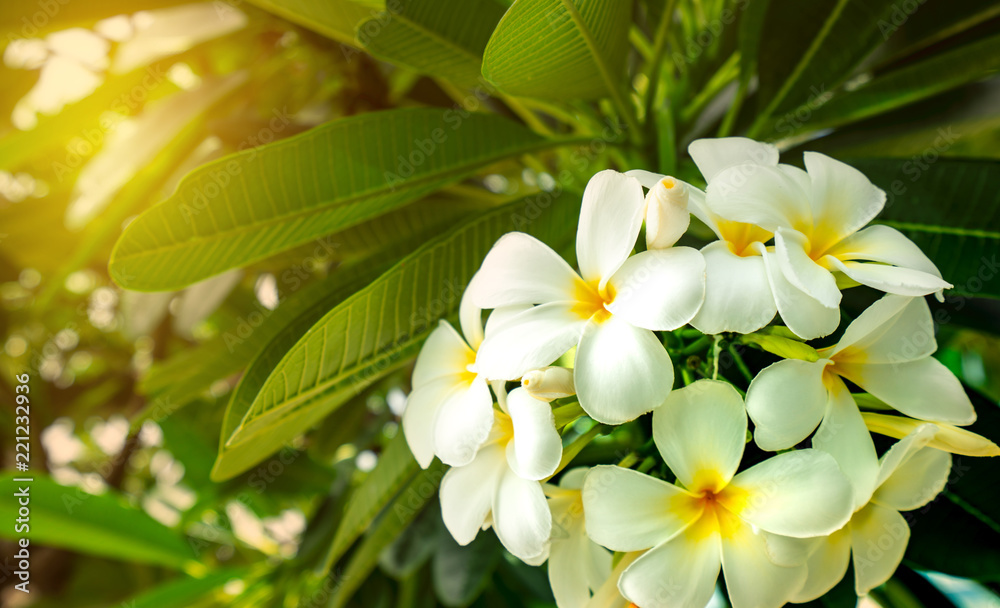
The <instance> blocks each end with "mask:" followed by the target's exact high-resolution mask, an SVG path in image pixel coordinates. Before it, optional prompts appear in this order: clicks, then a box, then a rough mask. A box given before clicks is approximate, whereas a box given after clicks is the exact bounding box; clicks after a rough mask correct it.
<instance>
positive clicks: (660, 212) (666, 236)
mask: <svg viewBox="0 0 1000 608" xmlns="http://www.w3.org/2000/svg"><path fill="white" fill-rule="evenodd" d="M645 219H646V249H649V250H652V249H666V248H668V247H671V246H673V244H674V243H676V242H677V239H679V238H681V236H683V235H684V233H685V232H686V231H687V229H688V225H689V224H690V223H691V214H690V213H689V212H688V193H687V187H686V186H684V184H683V182H681V181H680V180H676V179H674V178H672V177H665V178H663V179H661V180H660V181H658V182H656V185H654V186H653V187H652V188H650V190H649V192H648V193H646V214H645Z"/></svg>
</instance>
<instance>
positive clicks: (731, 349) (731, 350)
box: [726, 342, 753, 382]
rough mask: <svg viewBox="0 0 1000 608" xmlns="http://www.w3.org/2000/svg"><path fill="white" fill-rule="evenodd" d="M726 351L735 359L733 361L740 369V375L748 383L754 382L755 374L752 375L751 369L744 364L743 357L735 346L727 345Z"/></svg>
mask: <svg viewBox="0 0 1000 608" xmlns="http://www.w3.org/2000/svg"><path fill="white" fill-rule="evenodd" d="M726 351H727V352H728V353H729V355H730V356H731V357H732V358H733V361H735V362H736V367H737V368H739V370H740V373H741V374H743V377H744V378H746V381H747V382H751V381H753V374H751V373H750V368H748V367H747V364H746V363H744V362H743V357H741V356H740V354H739V353H738V352H736V347H735V346H733V344H732V342H729V343H727V344H726Z"/></svg>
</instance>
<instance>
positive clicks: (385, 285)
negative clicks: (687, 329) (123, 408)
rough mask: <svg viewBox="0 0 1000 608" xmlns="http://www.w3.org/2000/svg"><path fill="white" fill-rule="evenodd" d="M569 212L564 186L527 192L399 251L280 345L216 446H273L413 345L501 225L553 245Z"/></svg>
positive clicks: (457, 291)
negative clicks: (386, 266) (553, 192)
mask: <svg viewBox="0 0 1000 608" xmlns="http://www.w3.org/2000/svg"><path fill="white" fill-rule="evenodd" d="M540 201H541V202H540ZM542 203H544V205H543V206H541V207H540V205H541V204H542ZM546 207H547V208H546ZM578 212H579V208H578V202H577V201H576V200H570V197H569V196H565V195H564V196H559V197H554V199H553V197H549V195H547V194H546V195H543V198H542V199H539V198H538V197H537V196H536V197H529V198H528V199H522V200H519V201H516V202H514V203H510V204H508V205H505V206H503V207H500V208H498V209H496V210H494V211H492V212H490V213H489V214H486V215H484V216H482V217H481V218H478V219H475V220H472V221H470V222H467V223H465V224H463V225H462V226H461V227H459V228H457V229H455V230H453V231H451V232H450V233H448V234H446V235H443V236H441V237H440V238H438V239H436V240H434V241H432V242H430V243H427V244H426V245H425V246H423V247H421V248H420V249H419V250H417V251H416V252H414V253H413V254H411V255H409V256H407V257H406V258H404V259H403V260H402V261H401V262H399V263H398V264H396V265H395V266H394V267H393V268H392V269H390V270H389V271H388V272H386V273H385V274H383V275H382V276H381V277H379V278H378V279H377V280H375V281H374V282H373V283H372V284H371V285H369V286H368V287H366V288H364V289H362V290H360V291H358V292H357V293H355V294H354V295H353V296H351V297H350V298H348V299H347V300H345V301H344V302H343V303H341V304H339V305H338V306H336V307H335V308H333V309H332V310H331V311H330V312H329V313H327V314H326V315H325V316H324V317H323V318H322V319H321V320H320V321H319V322H318V323H316V325H315V326H314V327H312V329H310V330H309V331H308V333H306V334H305V335H304V336H303V337H302V338H301V339H300V340H299V341H298V343H297V344H296V345H295V346H294V347H293V348H292V349H291V350H290V351H288V353H287V354H285V356H284V357H283V358H282V359H281V361H280V362H279V363H278V364H277V365H276V366H274V368H273V370H272V371H271V374H270V376H269V377H268V378H267V381H266V382H265V383H264V385H263V386H262V387H261V389H260V391H259V393H258V394H257V396H256V399H255V400H254V402H253V404H252V406H251V407H250V409H249V410H248V411H247V412H246V414H245V415H244V416H243V419H242V420H241V421H240V423H239V425H238V426H236V427H235V428H234V429H233V431H232V433H231V434H230V435H229V436H228V437H226V438H225V440H224V441H223V447H224V448H227V449H230V450H232V449H235V448H236V446H238V445H241V444H246V446H248V448H247V450H246V451H245V453H246V454H252V455H253V456H254V458H255V460H257V461H259V460H260V459H262V458H265V457H266V456H268V455H269V454H270V453H272V452H274V451H275V450H277V449H279V448H280V447H281V446H282V445H283V444H284V443H285V442H287V441H288V440H290V439H292V438H294V437H296V436H297V435H299V434H301V433H302V432H304V431H306V430H307V429H309V428H310V427H311V426H312V425H313V424H315V423H316V422H317V421H319V420H320V419H321V418H323V417H325V416H326V415H327V414H329V413H330V412H332V411H333V410H334V409H336V408H337V407H339V406H340V405H341V404H343V403H344V402H345V401H347V400H349V399H350V398H351V397H353V396H354V395H356V394H357V393H358V391H360V390H362V389H364V388H365V387H367V386H369V385H370V384H371V383H373V382H374V381H376V380H378V379H379V378H381V377H382V376H384V375H385V374H387V373H389V372H390V371H392V370H393V369H396V368H398V367H400V366H401V365H403V364H405V363H407V362H408V361H409V359H410V357H413V356H414V355H416V353H417V351H418V350H419V348H420V344H421V343H422V342H423V340H424V338H425V337H426V336H427V335H428V334H429V333H430V331H431V330H432V328H433V327H434V324H435V322H436V321H437V320H438V319H440V318H442V317H444V316H448V315H450V314H452V313H453V312H454V311H456V310H457V308H458V303H459V300H460V298H461V294H462V291H463V290H464V289H465V285H466V284H467V283H468V281H469V280H470V279H471V278H472V275H473V274H474V273H475V271H476V270H477V269H478V268H479V264H480V263H481V262H482V259H483V258H484V257H485V255H486V252H487V251H488V250H489V248H490V247H491V246H492V245H493V243H494V242H495V241H496V239H498V238H499V237H500V236H501V235H503V234H504V233H505V232H509V231H511V230H516V229H521V230H526V231H528V232H531V233H533V234H535V235H536V236H538V237H539V238H541V239H542V240H543V241H547V242H550V243H553V244H556V245H557V247H561V244H562V243H563V242H568V241H569V240H570V238H571V236H572V234H573V229H574V226H575V224H576V215H577V213H578ZM531 218H534V219H531ZM250 446H252V448H253V449H252V450H251V449H250ZM225 459H226V451H225V450H223V451H222V452H221V453H220V456H219V460H218V461H217V462H216V467H217V468H222V467H224V466H227V463H226V462H225ZM250 464H252V462H251V463H250ZM246 466H249V465H248V464H247V462H245V461H244V462H241V463H240V467H246ZM240 467H237V468H240Z"/></svg>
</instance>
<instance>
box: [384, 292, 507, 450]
mask: <svg viewBox="0 0 1000 608" xmlns="http://www.w3.org/2000/svg"><path fill="white" fill-rule="evenodd" d="M459 321H460V322H461V325H462V332H463V333H464V334H465V339H463V338H462V336H460V335H459V334H458V332H457V331H455V328H453V327H452V326H451V324H449V323H448V322H447V321H441V322H440V324H439V325H438V327H437V328H436V329H435V330H434V331H433V332H431V335H430V336H429V337H428V338H427V341H426V342H425V343H424V346H423V348H422V349H421V350H420V355H419V356H418V357H417V362H416V365H415V367H414V368H413V379H412V382H413V391H412V392H411V393H410V395H409V397H408V398H407V404H406V409H405V410H404V411H403V432H404V434H405V435H406V441H407V443H408V444H409V445H410V451H412V452H413V455H414V457H415V458H416V459H417V462H419V463H420V466H421V467H423V468H425V469H426V468H427V467H428V465H430V463H431V461H432V460H434V456H435V455H437V456H438V457H439V458H440V459H441V461H442V462H444V463H445V464H448V465H451V466H463V465H466V464H469V462H471V461H472V458H473V457H474V456H475V454H476V450H477V449H478V448H479V446H480V445H481V444H482V443H483V442H484V441H486V438H487V436H488V435H489V433H490V428H491V427H492V426H493V395H491V394H490V389H489V384H488V383H487V380H486V377H485V376H483V375H482V374H479V373H478V372H477V371H476V350H477V349H478V348H479V345H480V344H481V343H482V341H483V322H482V311H481V310H480V309H478V308H476V307H475V306H473V305H472V304H471V301H470V300H469V299H468V298H467V297H464V298H462V302H461V305H460V312H459ZM466 340H467V341H466Z"/></svg>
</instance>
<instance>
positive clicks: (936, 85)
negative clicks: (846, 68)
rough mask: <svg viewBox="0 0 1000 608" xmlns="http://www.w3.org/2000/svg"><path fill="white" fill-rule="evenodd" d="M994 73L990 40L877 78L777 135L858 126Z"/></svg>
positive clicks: (995, 45) (998, 45)
mask: <svg viewBox="0 0 1000 608" xmlns="http://www.w3.org/2000/svg"><path fill="white" fill-rule="evenodd" d="M997 72H1000V36H992V37H989V38H985V39H983V40H979V41H977V42H973V43H970V44H967V45H965V46H961V47H958V48H956V49H953V50H951V51H948V52H945V53H940V54H937V55H932V56H930V58H928V59H926V60H924V61H921V62H918V63H914V64H911V65H907V66H905V67H903V68H900V69H898V70H895V71H892V72H889V73H887V74H885V75H882V76H879V77H877V78H875V79H874V80H872V81H871V82H868V83H867V84H864V85H862V86H860V87H858V88H857V89H854V90H852V91H850V92H847V93H845V94H843V95H839V96H836V97H834V98H833V99H831V100H830V101H828V102H827V103H825V104H823V105H821V106H819V107H818V108H817V109H816V110H815V111H813V112H812V116H811V117H810V118H809V119H808V121H806V122H805V123H804V124H802V125H801V126H800V127H798V128H795V125H796V124H798V123H796V122H795V121H786V122H784V123H781V122H780V121H779V123H778V124H777V126H776V131H777V132H779V133H781V132H782V131H785V132H786V133H785V134H786V135H790V134H792V133H794V132H797V131H801V130H808V131H815V130H818V129H825V128H829V127H835V126H839V125H842V124H845V123H848V122H853V121H858V120H862V119H865V118H868V117H870V116H875V115H877V114H881V113H883V112H888V111H890V110H893V109H896V108H898V107H901V106H904V105H907V104H911V103H914V102H916V101H920V100H922V99H926V98H927V97H930V96H932V95H937V94H938V93H942V92H944V91H947V90H949V89H953V88H956V87H959V86H961V85H964V84H968V83H970V82H975V81H977V80H982V79H984V78H988V77H989V76H991V75H992V74H995V73H997ZM925 145H926V144H925Z"/></svg>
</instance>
